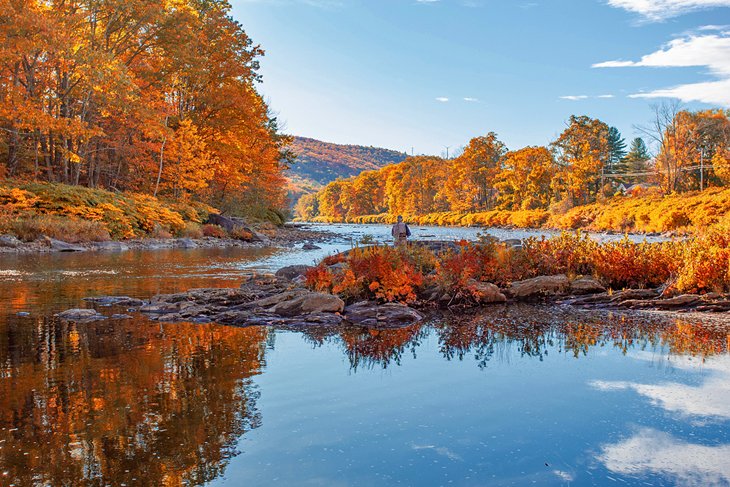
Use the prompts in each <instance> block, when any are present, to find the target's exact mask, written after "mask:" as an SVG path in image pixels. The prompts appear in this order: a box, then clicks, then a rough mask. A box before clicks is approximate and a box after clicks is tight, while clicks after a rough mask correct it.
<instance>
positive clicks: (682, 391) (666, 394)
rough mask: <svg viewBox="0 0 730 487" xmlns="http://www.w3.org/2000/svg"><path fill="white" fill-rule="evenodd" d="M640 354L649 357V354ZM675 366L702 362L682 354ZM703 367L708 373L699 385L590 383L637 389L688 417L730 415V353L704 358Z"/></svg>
mask: <svg viewBox="0 0 730 487" xmlns="http://www.w3.org/2000/svg"><path fill="white" fill-rule="evenodd" d="M638 357H639V358H642V359H645V358H648V356H647V355H639V356H638ZM675 366H677V367H679V368H683V369H688V368H696V367H698V364H697V361H696V360H692V359H691V357H679V358H678V362H677V363H676V364H675ZM703 368H704V369H705V372H707V374H708V376H707V378H706V379H705V381H704V382H703V383H702V384H700V385H698V386H691V385H687V384H680V383H677V382H664V383H661V384H640V383H637V382H625V381H593V382H591V383H590V385H591V386H592V387H595V388H596V389H599V390H604V391H611V390H621V389H633V390H634V391H636V392H638V393H639V394H641V395H642V396H644V397H646V398H648V399H649V400H650V401H651V403H652V404H653V405H655V406H658V407H661V408H662V409H664V410H666V411H670V412H673V413H678V414H680V415H682V416H685V417H695V416H702V417H705V418H708V419H717V420H727V419H730V356H728V355H723V356H718V357H712V358H710V359H708V360H706V361H705V362H704V364H703Z"/></svg>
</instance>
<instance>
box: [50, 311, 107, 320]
mask: <svg viewBox="0 0 730 487" xmlns="http://www.w3.org/2000/svg"><path fill="white" fill-rule="evenodd" d="M56 316H57V317H59V318H61V319H62V320H69V321H94V320H103V319H105V316H103V315H100V314H99V313H97V312H96V310H95V309H67V310H66V311H63V312H61V313H58V314H57V315H56Z"/></svg>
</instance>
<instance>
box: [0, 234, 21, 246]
mask: <svg viewBox="0 0 730 487" xmlns="http://www.w3.org/2000/svg"><path fill="white" fill-rule="evenodd" d="M21 245H23V242H21V241H20V240H18V239H17V238H15V237H14V236H13V235H0V247H10V248H11V249H17V248H18V247H20V246H21Z"/></svg>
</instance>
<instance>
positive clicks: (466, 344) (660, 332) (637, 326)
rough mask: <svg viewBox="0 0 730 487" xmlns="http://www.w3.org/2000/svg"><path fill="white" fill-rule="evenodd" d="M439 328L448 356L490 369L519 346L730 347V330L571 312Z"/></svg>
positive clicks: (448, 319)
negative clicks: (469, 359) (495, 360)
mask: <svg viewBox="0 0 730 487" xmlns="http://www.w3.org/2000/svg"><path fill="white" fill-rule="evenodd" d="M536 309H538V310H539V308H536ZM534 310H535V309H533V311H532V312H533V313H534ZM523 311H524V310H523ZM434 327H435V329H436V332H437V334H438V336H439V343H440V351H441V353H442V354H443V356H444V357H445V358H446V359H448V360H451V359H453V358H458V359H459V360H463V359H464V357H466V356H468V355H473V356H474V358H475V359H476V360H477V362H478V365H479V367H485V366H486V365H487V363H488V362H489V361H490V360H491V359H493V358H495V357H496V358H501V359H507V358H508V357H509V356H510V354H512V353H513V351H514V350H515V349H516V351H517V353H519V354H520V355H521V356H529V357H536V358H538V359H539V360H543V358H544V357H545V356H547V354H548V350H549V349H550V348H552V347H554V346H557V349H558V351H559V352H565V353H569V354H572V355H573V356H574V357H575V358H578V357H580V356H585V355H587V354H588V352H589V351H590V350H591V349H593V348H595V347H613V348H615V349H618V350H620V351H621V352H622V353H624V354H625V353H627V352H628V351H629V350H631V349H638V350H644V349H646V348H647V347H652V348H653V347H657V346H659V345H667V346H668V347H669V351H670V353H673V354H688V353H689V354H692V355H698V356H702V357H706V356H708V355H712V354H716V353H722V352H724V351H727V350H728V348H730V346H729V343H730V335H728V334H727V332H725V331H722V330H713V329H712V328H709V327H706V326H704V325H702V324H700V323H688V322H685V321H682V320H676V321H675V322H673V323H672V322H670V321H667V320H666V319H657V318H654V317H648V316H639V315H633V316H629V315H624V316H620V315H619V316H616V315H612V314H604V315H599V314H595V315H580V316H570V315H560V314H559V313H558V314H550V313H549V312H545V316H542V317H541V318H536V317H534V316H531V315H530V314H529V313H524V314H523V316H522V318H521V319H520V318H519V317H518V316H515V315H513V314H510V313H507V314H499V313H496V314H495V313H494V312H491V311H490V312H486V313H476V314H471V315H469V314H466V315H459V316H454V315H449V316H445V317H444V318H443V319H441V320H439V321H438V322H437V323H436V324H435V325H434Z"/></svg>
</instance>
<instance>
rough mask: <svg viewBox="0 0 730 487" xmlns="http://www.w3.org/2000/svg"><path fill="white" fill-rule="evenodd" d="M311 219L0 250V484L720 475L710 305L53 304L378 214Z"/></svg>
mask: <svg viewBox="0 0 730 487" xmlns="http://www.w3.org/2000/svg"><path fill="white" fill-rule="evenodd" d="M329 228H332V229H334V230H335V231H338V232H340V233H341V234H342V235H343V236H342V237H339V238H337V239H335V240H334V241H332V242H330V243H327V244H324V245H322V247H323V248H322V249H321V250H318V251H302V250H300V249H283V250H281V249H278V250H277V249H223V250H202V249H193V250H184V249H168V250H156V251H146V252H144V251H141V252H124V253H119V254H103V253H95V254H63V255H59V254H55V255H32V256H29V255H26V256H7V255H3V256H0V302H2V304H3V308H2V310H0V485H3V486H4V485H53V486H55V485H203V484H206V485H231V486H233V485H328V486H329V485H358V486H359V485H378V486H380V485H525V484H532V483H535V484H538V485H615V484H617V483H619V484H620V483H623V484H629V485H647V484H648V485H698V486H699V485H730V462H729V461H728V460H727V459H728V458H730V356H729V355H728V345H729V343H728V342H729V341H730V337H729V336H728V334H727V332H726V331H725V329H726V328H723V327H722V326H721V325H718V323H717V322H718V321H721V322H722V321H723V320H718V319H713V320H710V319H708V318H705V317H701V316H700V317H697V316H695V315H692V316H686V317H684V318H678V317H676V316H674V317H672V316H666V315H659V314H643V315H636V314H622V313H616V314H612V313H597V312H590V313H589V312H581V311H575V310H570V309H564V308H558V307H551V308H547V307H530V306H512V307H493V308H489V309H487V310H485V311H483V312H481V313H477V314H466V315H464V314H463V313H462V314H456V315H452V314H446V315H443V316H439V317H435V318H434V319H433V320H431V321H430V322H429V323H425V324H422V325H416V326H412V327H408V328H405V329H401V330H367V329H363V328H357V327H355V328H341V329H327V328H311V329H308V330H306V331H287V330H275V329H271V328H267V327H252V328H244V329H241V328H232V327H222V326H218V325H215V324H207V325H193V324H185V323H183V324H160V323H155V322H151V321H149V320H147V319H145V318H144V317H143V316H140V315H138V314H136V313H131V316H132V318H131V319H124V320H111V319H110V320H106V321H102V322H95V323H89V324H73V323H65V322H59V321H58V320H57V319H55V318H54V317H53V314H54V313H56V312H58V311H60V310H63V309H67V308H69V307H79V306H84V304H83V303H82V301H81V298H83V297H84V296H89V295H99V294H126V295H131V296H136V297H142V298H147V297H149V296H151V295H153V294H156V293H159V292H174V291H180V290H184V289H187V288H191V287H219V286H235V285H236V284H237V282H238V281H239V280H240V277H241V275H243V274H245V273H250V272H258V271H265V270H272V269H275V268H278V267H280V266H281V265H286V264H289V263H309V262H311V261H314V260H316V259H318V258H320V257H321V256H322V255H326V254H327V253H332V252H334V251H336V250H344V249H345V248H347V247H348V246H349V245H350V243H349V239H350V238H351V237H352V238H353V239H354V240H358V239H360V238H362V237H361V235H362V234H366V233H369V234H371V235H377V232H381V233H383V231H385V232H387V227H385V226H376V227H372V226H342V227H341V228H339V229H338V228H337V226H332V227H329ZM416 230H417V231H419V232H422V233H423V234H425V235H435V237H434V238H443V237H444V235H443V234H438V233H437V230H438V231H442V232H445V233H446V232H451V233H450V235H453V236H455V237H466V238H473V236H474V235H475V234H476V229H464V230H459V229H448V228H447V229H429V228H425V229H424V230H420V229H419V227H416ZM472 231H473V233H469V232H472ZM358 232H360V235H358ZM414 233H415V232H414ZM506 236H510V234H507V235H506ZM424 238H430V237H424ZM101 311H102V312H103V313H105V314H107V315H111V314H113V313H123V312H126V310H124V309H101ZM18 312H23V313H29V314H30V315H29V316H21V315H18Z"/></svg>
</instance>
